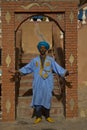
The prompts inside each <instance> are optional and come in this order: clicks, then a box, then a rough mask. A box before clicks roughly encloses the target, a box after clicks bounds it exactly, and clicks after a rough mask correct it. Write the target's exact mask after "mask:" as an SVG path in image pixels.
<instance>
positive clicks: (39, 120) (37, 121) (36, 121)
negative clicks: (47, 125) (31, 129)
mask: <svg viewBox="0 0 87 130" xmlns="http://www.w3.org/2000/svg"><path fill="white" fill-rule="evenodd" d="M41 120H42V118H40V117H39V118H36V120H35V121H34V124H37V123H39V122H41Z"/></svg>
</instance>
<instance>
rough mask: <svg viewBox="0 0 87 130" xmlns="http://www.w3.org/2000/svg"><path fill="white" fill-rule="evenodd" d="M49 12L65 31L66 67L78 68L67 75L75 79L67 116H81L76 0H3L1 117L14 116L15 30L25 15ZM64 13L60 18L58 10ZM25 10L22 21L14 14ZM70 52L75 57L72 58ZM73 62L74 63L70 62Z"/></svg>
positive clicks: (6, 118) (67, 94)
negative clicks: (12, 80) (79, 111)
mask: <svg viewBox="0 0 87 130" xmlns="http://www.w3.org/2000/svg"><path fill="white" fill-rule="evenodd" d="M41 12H42V14H46V15H48V16H50V17H52V19H54V21H55V22H56V23H57V25H59V26H60V27H61V29H62V30H63V31H64V34H65V67H66V69H68V70H69V71H73V72H75V73H74V74H70V76H69V77H68V78H67V80H68V81H70V82H72V88H68V87H67V86H66V88H65V89H66V97H65V100H66V101H65V103H66V104H65V116H66V118H68V117H76V116H78V97H77V86H78V84H77V83H78V81H77V79H78V78H77V77H78V76H77V71H78V68H77V2H73V1H72V2H69V1H68V2H66V1H62V2H61V1H47V2H46V1H45V2H44V1H43V2H40V1H39V2H37V1H36V2H33V3H32V2H29V1H28V0H27V1H26V2H25V0H24V1H23V0H22V2H21V1H20V0H19V2H17V0H14V1H11V0H10V1H6V0H5V1H4V2H2V32H3V33H2V47H3V55H2V62H3V67H2V71H3V76H2V111H3V113H2V120H3V121H14V120H15V110H16V109H15V107H16V106H15V105H16V103H15V83H14V82H11V81H10V78H11V74H9V72H8V70H9V68H15V31H16V30H17V28H18V27H19V26H20V24H22V22H23V18H24V17H26V18H27V17H29V16H32V14H36V13H37V14H39V13H41ZM60 12H61V13H64V14H65V15H64V16H65V17H64V19H63V22H59V17H58V13H60ZM18 13H19V14H20V13H21V14H23V15H24V17H22V19H21V22H20V21H17V20H16V19H15V18H16V17H15V16H16V15H17V14H18ZM70 56H72V57H73V58H74V60H72V57H71V60H70ZM70 62H71V63H72V65H71V63H70Z"/></svg>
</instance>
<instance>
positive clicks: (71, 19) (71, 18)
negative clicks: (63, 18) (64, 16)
mask: <svg viewBox="0 0 87 130" xmlns="http://www.w3.org/2000/svg"><path fill="white" fill-rule="evenodd" d="M69 19H70V22H71V23H72V22H73V20H74V13H73V12H72V11H71V13H70V15H69Z"/></svg>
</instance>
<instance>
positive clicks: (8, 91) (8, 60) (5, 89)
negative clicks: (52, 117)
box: [2, 3, 15, 121]
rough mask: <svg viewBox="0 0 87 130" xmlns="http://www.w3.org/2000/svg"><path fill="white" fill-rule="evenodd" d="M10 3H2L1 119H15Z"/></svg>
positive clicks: (13, 58)
mask: <svg viewBox="0 0 87 130" xmlns="http://www.w3.org/2000/svg"><path fill="white" fill-rule="evenodd" d="M12 9H13V7H12V5H10V4H8V3H7V4H3V5H2V37H3V38H2V48H3V54H2V72H3V75H2V120H3V121H14V120H15V83H14V82H11V81H10V79H11V74H10V73H9V72H8V70H9V69H10V68H13V69H14V68H15V48H14V47H15V45H14V44H15V38H14V36H15V34H14V13H13V11H12Z"/></svg>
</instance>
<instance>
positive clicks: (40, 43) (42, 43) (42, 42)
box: [37, 41, 50, 50]
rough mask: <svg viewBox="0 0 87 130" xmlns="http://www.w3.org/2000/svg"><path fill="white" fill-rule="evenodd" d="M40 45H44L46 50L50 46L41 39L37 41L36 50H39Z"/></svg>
mask: <svg viewBox="0 0 87 130" xmlns="http://www.w3.org/2000/svg"><path fill="white" fill-rule="evenodd" d="M41 46H45V47H46V49H47V50H48V49H49V48H50V45H49V44H48V43H47V42H46V41H41V42H39V43H38V45H37V48H38V50H40V48H41Z"/></svg>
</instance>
